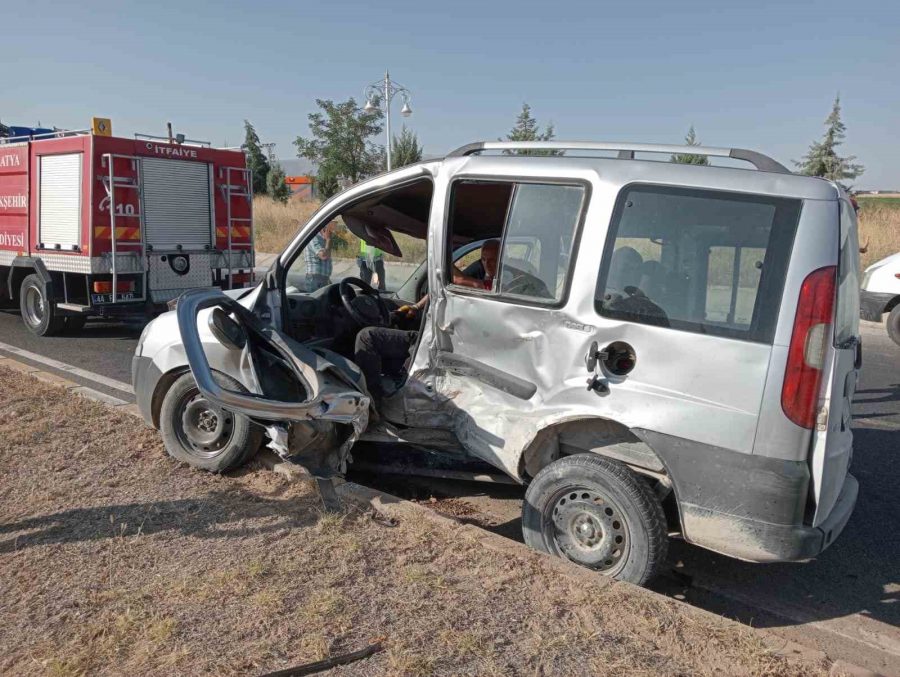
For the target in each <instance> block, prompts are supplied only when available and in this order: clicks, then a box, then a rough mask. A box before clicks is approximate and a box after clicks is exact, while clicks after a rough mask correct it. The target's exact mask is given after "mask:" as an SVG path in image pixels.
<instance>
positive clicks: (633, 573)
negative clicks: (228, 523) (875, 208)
mask: <svg viewBox="0 0 900 677" xmlns="http://www.w3.org/2000/svg"><path fill="white" fill-rule="evenodd" d="M681 152H685V151H684V148H683V147H680V146H657V145H641V144H637V145H635V144H609V143H564V142H533V143H506V142H497V143H490V142H486V143H476V144H472V145H469V146H465V147H463V148H460V149H459V150H457V151H454V152H452V153H450V154H449V155H448V156H447V157H445V158H443V159H440V160H434V161H426V162H422V163H419V164H416V165H412V166H408V167H405V168H402V169H399V170H396V171H393V172H389V173H387V174H383V175H380V176H377V177H375V178H372V179H370V180H367V181H364V182H362V183H360V184H358V185H356V186H353V187H352V188H350V189H348V190H346V191H344V192H342V193H341V194H339V195H337V196H336V197H333V198H332V199H330V200H328V201H327V202H325V203H324V204H323V205H322V206H321V208H320V209H319V210H318V212H316V214H314V215H313V217H312V218H311V219H310V220H309V222H308V223H307V224H306V225H304V226H303V227H302V228H300V230H299V232H298V233H297V235H296V237H295V238H294V240H293V242H291V244H290V245H289V246H288V247H287V249H286V250H285V251H284V252H283V253H282V254H281V255H280V256H279V258H278V259H277V261H276V262H275V263H274V265H273V266H272V268H271V269H270V270H269V271H268V273H267V274H266V276H265V279H264V280H263V281H262V282H261V283H260V284H259V285H258V286H257V287H256V288H255V289H252V290H241V291H234V292H225V293H223V292H218V291H215V292H212V291H206V290H202V291H200V290H198V291H189V292H186V293H185V294H184V295H183V296H181V298H180V299H179V301H178V305H177V309H176V310H175V311H174V312H170V313H167V314H165V315H162V316H161V317H159V318H157V319H156V320H155V321H153V322H152V323H151V324H149V325H148V326H147V328H146V330H145V331H144V333H143V335H142V336H141V339H140V342H139V344H138V347H137V353H136V355H135V358H134V363H133V378H134V388H135V392H136V394H137V400H138V405H139V407H140V409H141V412H142V413H143V415H144V417H145V418H146V420H147V421H149V422H150V423H152V425H154V426H156V427H157V428H159V429H160V430H161V432H162V435H163V438H164V440H165V444H166V447H167V449H168V450H169V452H170V453H171V454H172V455H173V456H175V457H176V458H179V459H181V460H184V461H187V462H188V463H191V464H193V465H195V466H197V467H200V468H205V469H208V470H213V471H222V470H225V469H228V468H231V467H234V466H236V465H239V464H240V463H242V462H243V461H244V460H246V459H247V458H248V457H249V456H251V455H252V454H253V453H255V452H256V450H257V449H258V448H259V447H260V446H261V444H262V443H263V442H264V439H265V438H269V439H268V443H269V445H270V446H272V447H273V448H274V449H276V450H277V451H278V452H279V453H280V454H282V455H283V456H285V457H291V458H293V459H294V460H296V461H297V462H300V463H302V464H304V465H305V466H307V467H308V468H309V469H310V470H311V471H312V472H313V473H314V474H316V475H317V476H319V477H333V476H336V475H340V474H341V473H343V472H345V470H346V469H347V466H348V464H349V463H352V457H351V453H352V451H353V445H354V444H355V443H356V442H358V441H361V440H374V441H392V442H395V443H400V444H404V443H405V444H408V445H412V446H418V447H423V446H424V447H429V448H433V449H445V450H454V451H456V452H458V453H464V454H466V455H468V456H471V457H476V458H478V459H482V460H484V461H487V462H488V463H490V464H492V465H493V466H495V467H496V468H498V469H500V470H502V471H503V472H504V473H506V474H508V475H509V476H510V477H512V478H514V479H515V480H517V481H518V482H521V483H522V484H524V485H526V486H527V490H526V500H525V503H524V508H523V531H524V537H525V540H526V542H527V543H528V544H529V545H531V546H532V547H534V548H537V549H539V550H543V551H546V552H549V553H552V554H555V555H558V556H562V557H567V558H569V559H571V560H573V561H575V562H577V563H579V564H582V565H584V566H587V567H591V568H593V569H595V570H597V571H600V572H603V573H605V574H608V575H611V576H615V577H617V578H620V579H624V580H628V581H632V582H636V583H644V582H645V581H647V580H648V579H649V578H650V577H651V576H652V575H653V574H654V573H655V572H656V571H657V570H658V568H659V567H660V565H661V564H662V563H663V562H664V560H665V555H666V549H667V539H668V538H669V536H670V535H675V534H677V535H680V536H681V537H683V538H684V539H686V540H687V541H689V542H691V543H694V544H696V545H699V546H702V547H705V548H709V549H711V550H714V551H716V552H720V553H723V554H726V555H730V556H732V557H737V558H740V559H744V560H749V561H754V562H773V561H785V560H802V559H808V558H810V557H813V556H815V555H818V554H819V553H820V552H821V551H822V550H824V549H825V548H826V547H828V546H829V545H830V544H831V543H832V542H833V541H834V540H835V538H837V536H838V535H839V534H840V532H841V530H842V529H843V528H844V526H845V524H846V523H847V520H848V519H849V517H850V514H851V512H852V510H853V506H854V504H855V502H856V496H857V483H856V480H855V479H854V478H853V476H852V475H850V474H849V473H848V467H849V464H850V459H851V455H852V433H851V427H850V422H851V421H850V402H851V399H852V397H853V393H854V388H855V386H856V378H857V370H858V368H859V366H860V362H861V355H862V353H861V346H860V339H859V330H858V317H859V280H858V278H859V263H858V243H857V224H856V216H855V212H854V210H853V208H852V207H851V205H850V203H849V201H848V196H847V194H846V193H845V192H844V190H843V189H842V188H841V187H840V186H838V185H837V184H835V183H831V182H828V181H825V180H822V179H817V178H810V177H805V176H797V175H794V174H791V173H790V172H789V171H788V170H786V169H785V168H784V167H783V166H782V165H780V164H779V163H777V162H776V161H774V160H772V159H771V158H768V157H766V156H764V155H761V154H759V153H755V152H752V151H745V150H740V149H723V148H706V147H692V148H691V149H690V152H691V153H692V154H696V155H704V156H707V157H710V158H714V159H717V160H715V161H716V162H718V163H720V166H697V165H684V164H676V163H672V162H669V161H668V160H669V156H670V154H673V153H681ZM651 158H656V159H657V160H660V159H661V160H662V161H654V160H653V159H651ZM741 163H743V165H744V167H740V166H738V165H740V164H741ZM721 165H724V166H721ZM745 167H746V168H745ZM336 219H340V221H342V222H343V224H344V225H345V226H346V228H347V229H348V230H349V231H350V232H352V233H353V234H354V235H355V236H356V237H358V238H359V239H361V240H363V241H365V242H366V243H368V244H369V245H372V246H375V247H378V248H380V249H382V250H383V251H384V252H385V253H386V255H387V261H386V264H385V266H386V269H387V272H386V276H387V277H388V278H391V279H392V284H389V285H388V287H393V288H395V289H396V291H391V292H386V291H379V290H378V289H375V288H373V287H372V286H370V285H369V284H367V283H366V282H364V281H363V280H361V279H359V278H358V275H359V273H358V271H357V268H356V262H355V261H353V260H351V259H340V258H336V257H334V256H333V253H329V247H328V246H324V247H323V243H325V244H326V245H327V243H328V239H327V238H326V237H325V235H324V234H325V233H326V228H327V227H328V224H330V223H332V222H333V221H334V220H336ZM488 247H490V249H491V255H490V257H488V256H487V253H488V252H487V249H488ZM323 251H325V253H324V254H323V253H322V252H323ZM489 258H490V260H491V263H490V266H488V263H487V262H488V259H489ZM489 267H490V268H491V270H487V268H489ZM479 268H480V270H479ZM404 280H405V282H404ZM472 280H476V281H477V282H476V283H474V284H473V283H472ZM426 295H427V299H426ZM417 302H418V305H417V307H419V308H421V309H422V312H421V313H419V314H417V315H415V314H413V313H410V312H408V309H409V307H410V306H412V305H414V304H416V303H417ZM401 308H402V311H403V312H397V311H399V310H400V309H401ZM372 327H376V328H379V327H380V328H383V327H394V328H397V329H399V330H402V331H403V332H407V333H406V334H403V335H404V336H407V337H408V341H409V358H408V359H406V360H401V361H399V363H395V364H393V365H389V364H388V362H389V360H385V363H384V367H383V373H378V374H375V375H374V376H373V374H372V373H371V365H370V367H369V369H370V373H369V379H368V381H369V382H367V379H366V378H365V377H364V376H363V371H362V370H361V369H360V368H359V366H358V365H357V361H358V360H357V359H356V355H357V354H358V353H357V351H358V350H359V343H360V342H359V337H360V335H361V332H367V333H369V334H371V332H372V331H373V330H372V329H371V328H372ZM395 362H397V361H396V360H395ZM376 386H377V387H376Z"/></svg>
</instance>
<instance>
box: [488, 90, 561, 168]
mask: <svg viewBox="0 0 900 677" xmlns="http://www.w3.org/2000/svg"><path fill="white" fill-rule="evenodd" d="M554 136H556V133H555V130H554V129H553V123H552V122H550V123H548V124H547V126H546V127H545V128H544V131H541V128H540V126H538V123H537V120H535V119H534V118H533V117H532V116H531V106H529V105H528V104H527V103H523V104H522V112H521V113H519V115H518V117H516V124H515V125H514V126H513V128H512V129H511V130H510V132H509V134H507V135H506V141H552V140H553V137H554ZM500 140H501V141H503V139H500ZM503 152H504V154H506V155H562V154H563V153H562V151H558V150H515V151H503Z"/></svg>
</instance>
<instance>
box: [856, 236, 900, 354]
mask: <svg viewBox="0 0 900 677" xmlns="http://www.w3.org/2000/svg"><path fill="white" fill-rule="evenodd" d="M859 301H860V303H859V306H860V316H861V317H862V319H864V320H871V321H872V322H881V317H882V315H884V314H885V313H889V315H888V317H887V332H888V336H890V337H891V338H892V339H893V340H894V343H896V344H897V345H900V252H897V253H896V254H891V255H890V256H888V257H887V258H883V259H881V261H876V262H875V263H873V264H872V265H871V266H869V267H868V268H866V270H865V273H864V274H863V279H862V288H861V290H860V293H859Z"/></svg>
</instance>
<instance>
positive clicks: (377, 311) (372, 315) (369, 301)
mask: <svg viewBox="0 0 900 677" xmlns="http://www.w3.org/2000/svg"><path fill="white" fill-rule="evenodd" d="M353 287H356V288H357V289H359V291H361V292H362V294H357V293H356V292H355V291H353ZM338 290H339V291H340V293H341V302H342V303H343V304H344V310H346V311H347V314H348V315H350V317H352V318H353V321H354V322H356V324H358V325H359V326H360V327H371V326H376V327H388V326H390V324H391V313H390V311H389V310H388V307H387V304H386V303H385V302H384V299H382V298H381V296H380V295H379V294H378V290H377V289H374V288H372V287H371V286H370V285H368V284H366V283H365V282H363V281H362V280H360V279H359V278H358V277H345V278H344V279H343V280H341V282H340V284H339V285H338Z"/></svg>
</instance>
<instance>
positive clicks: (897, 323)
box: [887, 303, 900, 346]
mask: <svg viewBox="0 0 900 677" xmlns="http://www.w3.org/2000/svg"><path fill="white" fill-rule="evenodd" d="M887 333H888V336H890V337H891V340H892V341H893V342H894V343H896V344H897V345H898V346H900V303H898V304H897V305H896V306H894V309H893V310H892V311H891V312H890V314H889V315H888V316H887Z"/></svg>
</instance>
